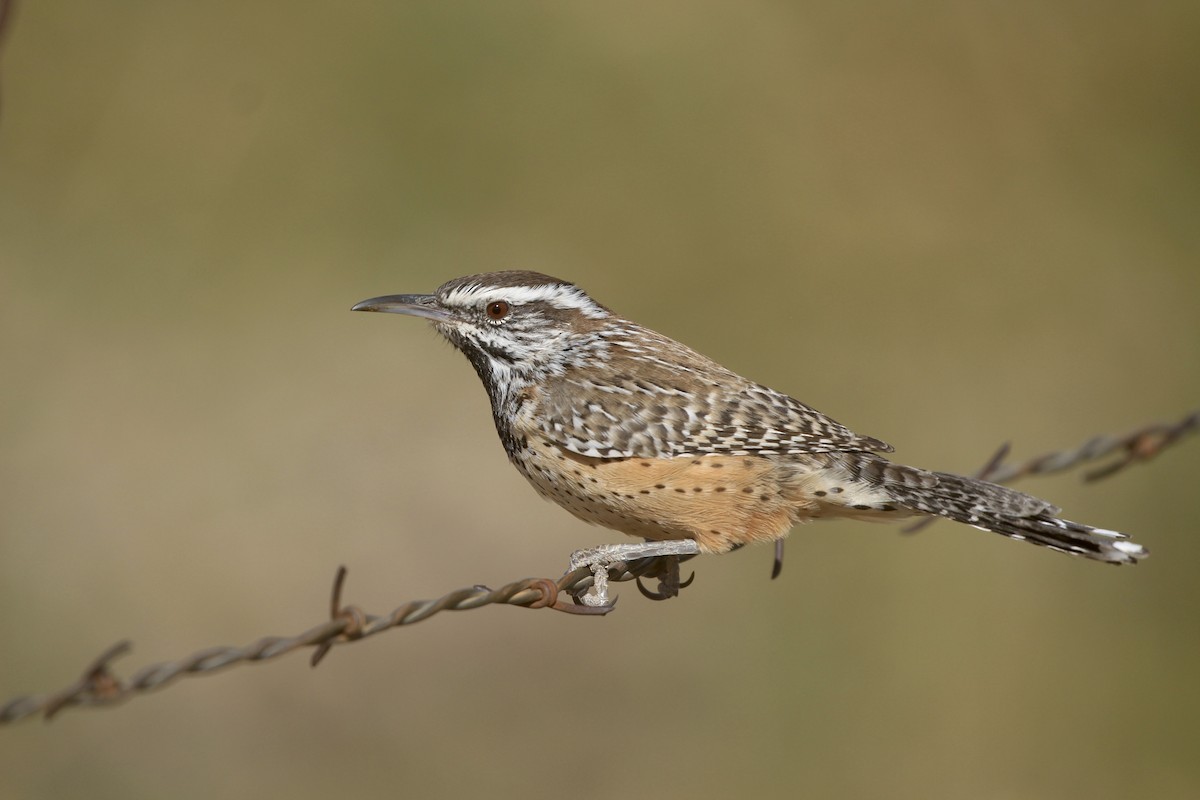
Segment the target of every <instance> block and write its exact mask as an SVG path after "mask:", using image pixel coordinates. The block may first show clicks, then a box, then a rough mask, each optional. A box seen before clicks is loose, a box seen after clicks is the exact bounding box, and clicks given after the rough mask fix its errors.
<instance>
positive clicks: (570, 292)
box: [443, 283, 609, 319]
mask: <svg viewBox="0 0 1200 800" xmlns="http://www.w3.org/2000/svg"><path fill="white" fill-rule="evenodd" d="M493 300H505V301H507V302H509V303H512V304H513V305H518V306H519V305H524V304H526V303H547V304H549V305H551V306H554V307H555V308H562V309H575V310H577V311H579V312H580V313H581V314H583V315H584V316H585V317H592V318H593V319H600V318H602V317H607V316H609V314H608V312H607V311H605V310H604V309H603V308H601V307H600V306H599V305H598V304H597V303H596V301H594V300H592V299H591V298H590V297H588V296H587V295H586V294H585V293H584V292H583V291H582V290H581V289H579V288H577V287H575V286H564V285H561V284H550V283H547V284H542V285H540V286H483V285H481V284H478V283H472V284H468V285H466V286H458V287H455V288H454V289H453V290H451V291H450V292H449V293H447V295H446V297H445V299H444V300H443V302H445V303H446V304H447V305H472V304H475V303H490V302H491V301H493Z"/></svg>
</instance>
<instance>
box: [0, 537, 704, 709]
mask: <svg viewBox="0 0 1200 800" xmlns="http://www.w3.org/2000/svg"><path fill="white" fill-rule="evenodd" d="M679 560H685V559H679ZM677 563H678V562H676V564H677ZM675 568H676V569H677V566H676V567H675ZM670 569H671V567H670V566H669V563H668V559H666V558H662V557H657V558H646V559H641V560H638V561H636V562H632V563H629V564H626V563H618V564H614V565H613V566H612V567H610V569H609V580H610V581H618V582H620V581H630V580H636V579H639V578H641V577H643V576H644V577H661V576H663V575H665V574H667V572H668V570H670ZM346 574H347V573H346V568H345V567H340V568H339V569H338V572H337V577H336V578H335V579H334V587H333V596H332V602H331V613H330V619H329V620H327V621H325V622H322V623H321V624H319V625H315V626H313V627H311V628H309V629H308V630H306V631H303V632H302V633H298V634H296V635H294V636H265V637H263V638H261V639H257V640H255V641H253V642H251V643H249V644H247V645H243V646H241V647H236V646H226V647H209V648H205V649H203V650H198V651H196V652H195V653H192V654H191V655H188V656H186V657H184V658H181V659H178V660H175V661H163V662H159V663H157V664H151V665H149V666H147V667H143V668H142V669H140V670H138V671H137V672H135V673H133V674H132V675H131V676H130V677H129V678H128V679H127V680H121V679H119V678H117V677H116V676H115V675H114V674H113V672H112V670H111V664H112V662H113V661H114V660H116V659H117V658H119V657H121V656H123V655H125V654H126V653H128V652H129V651H130V650H131V649H132V645H131V644H130V643H129V642H127V641H124V642H118V643H117V644H115V645H113V646H111V647H109V648H108V649H107V650H105V651H104V652H102V653H101V654H100V655H99V656H97V657H96V659H95V660H94V661H92V663H91V664H89V665H88V667H87V668H86V669H85V670H84V671H83V674H82V675H81V676H80V677H79V678H78V679H77V680H75V681H74V682H72V683H71V684H70V685H69V686H67V687H66V688H64V689H62V690H60V691H58V692H54V693H51V694H44V695H36V696H25V697H16V698H13V699H12V700H9V701H8V702H6V703H4V704H3V705H0V725H3V724H9V723H13V722H16V721H18V720H21V719H25V718H27V717H30V716H33V715H35V714H42V715H44V716H45V718H46V719H51V718H53V717H54V716H55V715H56V714H58V713H59V712H60V711H62V710H63V709H66V708H71V707H75V706H110V705H115V704H117V703H120V702H123V701H124V700H127V699H129V698H130V697H132V696H134V695H137V694H142V693H145V692H149V691H152V690H154V689H159V688H162V687H164V686H166V685H168V684H170V683H172V682H174V681H175V680H177V679H179V678H182V677H186V676H191V675H205V674H209V673H213V672H217V671H219V670H222V669H225V668H227V667H231V666H234V665H235V664H244V663H255V662H261V661H268V660H270V659H274V658H278V657H280V656H283V655H286V654H288V653H291V652H293V651H295V650H300V649H303V648H309V647H315V648H317V649H316V650H315V651H314V653H313V658H312V663H313V666H316V665H317V664H318V663H319V662H320V661H321V659H322V658H323V657H324V656H325V655H326V654H328V652H329V650H330V649H331V648H332V647H333V646H335V645H337V644H343V643H348V642H352V641H357V640H359V639H365V638H367V637H369V636H374V635H376V634H379V633H382V632H384V631H386V630H390V629H392V628H395V627H399V626H401V625H412V624H413V623H417V622H421V621H423V620H426V619H428V618H430V617H432V616H433V615H435V614H437V613H440V612H442V611H466V610H469V609H473V608H482V607H484V606H488V605H511V606H517V607H520V608H551V609H554V610H556V611H563V612H566V613H571V614H582V615H603V614H607V613H608V612H610V611H612V610H613V608H614V606H615V603H614V604H611V605H608V606H600V607H593V606H585V605H576V604H574V602H573V600H571V599H570V598H574V597H578V596H580V595H582V594H583V593H584V592H586V591H587V590H588V589H589V588H591V586H592V583H593V577H592V573H591V572H590V571H589V570H588V569H587V568H586V567H584V568H580V569H577V570H575V571H573V572H569V573H567V574H566V575H563V576H562V577H561V578H558V579H557V580H554V579H551V578H525V579H523V580H519V581H513V582H512V583H507V584H505V585H503V586H501V587H499V588H497V589H491V588H488V587H487V586H470V587H465V588H462V589H455V590H454V591H451V592H447V593H446V594H444V595H442V596H441V597H437V598H434V599H431V600H413V601H410V602H407V603H404V604H403V605H401V606H398V607H397V608H395V609H393V610H392V611H391V612H390V613H387V614H383V615H375V614H368V613H366V612H364V611H362V610H361V609H360V608H358V607H357V606H344V605H342V601H341V595H342V589H343V587H344V585H345V578H346Z"/></svg>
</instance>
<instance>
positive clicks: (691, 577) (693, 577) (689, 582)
mask: <svg viewBox="0 0 1200 800" xmlns="http://www.w3.org/2000/svg"><path fill="white" fill-rule="evenodd" d="M694 580H696V573H694V572H693V573H692V574H691V575H688V579H687V580H686V581H682V582H681V583H680V584H679V588H680V589H686V588H687V587H689V586H691V585H692V581H694Z"/></svg>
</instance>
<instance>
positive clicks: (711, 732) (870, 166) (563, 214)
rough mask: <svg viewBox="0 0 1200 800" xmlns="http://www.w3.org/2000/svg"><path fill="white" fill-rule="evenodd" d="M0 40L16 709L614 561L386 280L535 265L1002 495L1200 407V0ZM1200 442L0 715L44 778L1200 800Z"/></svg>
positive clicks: (308, 793)
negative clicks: (523, 606)
mask: <svg viewBox="0 0 1200 800" xmlns="http://www.w3.org/2000/svg"><path fill="white" fill-rule="evenodd" d="M13 22H14V24H13V25H12V27H11V30H9V32H8V36H7V38H6V42H5V47H4V49H3V52H0V88H2V89H3V107H2V109H0V369H2V370H3V390H2V391H0V444H2V446H0V641H2V642H3V657H2V658H0V700H3V699H6V698H7V697H9V696H11V695H15V694H21V693H36V692H42V691H49V690H52V689H57V688H59V687H60V686H62V685H64V684H66V683H67V682H69V681H70V680H72V679H73V678H74V677H75V675H76V674H77V673H78V671H79V670H80V669H82V667H83V665H84V664H85V663H86V662H87V661H88V660H90V659H91V658H92V657H93V656H94V655H95V654H96V653H98V652H99V651H100V650H101V649H103V648H104V647H105V646H107V645H108V644H110V643H111V642H113V641H115V640H118V639H121V638H125V637H129V638H131V639H133V640H134V642H135V644H136V649H135V652H134V654H133V656H131V657H129V658H126V659H125V660H123V661H122V662H120V667H121V668H122V669H123V674H126V675H127V674H129V672H130V671H132V670H133V669H134V668H135V667H138V666H141V665H143V664H146V663H149V662H151V661H155V660H159V659H169V658H175V657H178V656H182V655H185V654H187V653H190V652H191V651H192V650H195V649H198V648H200V647H203V646H208V645H214V644H234V643H241V642H246V641H250V640H253V639H255V638H257V637H258V636H261V635H264V634H268V633H272V634H286V633H292V632H296V631H299V630H301V629H303V628H305V627H307V626H309V625H310V624H314V623H316V622H318V621H319V620H320V619H321V618H322V616H323V615H324V614H325V613H326V604H327V599H326V598H327V586H328V583H329V581H330V579H331V577H332V574H333V571H334V568H335V567H336V565H338V564H342V563H344V564H346V565H348V566H349V567H350V582H349V587H348V599H349V600H350V601H351V602H355V603H358V604H361V605H362V606H364V607H365V608H367V609H368V610H371V611H375V612H383V611H386V610H388V609H390V608H392V607H393V606H395V605H397V604H399V603H400V602H402V601H405V600H408V599H413V598H419V597H431V596H434V595H438V594H441V593H442V592H444V591H447V590H449V589H452V588H455V587H459V586H465V585H470V584H472V583H476V582H484V583H489V584H493V585H495V584H500V583H503V582H506V581H508V580H512V579H516V578H519V577H523V576H526V575H556V574H558V573H559V572H560V571H561V569H562V568H563V566H564V565H565V561H566V557H567V554H568V553H569V552H570V551H571V550H573V549H575V548H578V547H583V546H586V545H590V544H596V543H598V542H601V541H612V540H615V539H616V538H617V537H616V535H615V534H611V533H610V532H607V531H604V530H601V529H597V528H588V527H586V526H584V525H582V524H581V523H578V522H577V521H575V520H574V519H573V518H571V517H570V516H568V515H567V514H565V513H564V512H562V511H561V510H559V509H557V508H554V507H553V506H551V505H549V504H546V503H543V502H542V501H541V500H539V499H538V498H537V496H536V495H535V494H534V493H533V491H531V490H530V489H529V488H528V487H527V486H526V485H525V484H524V482H523V480H522V479H521V477H520V476H519V475H518V474H517V473H516V472H515V471H514V470H512V469H510V468H509V466H508V465H507V464H506V462H505V459H504V455H503V452H502V450H501V448H500V446H499V444H498V442H497V441H496V437H495V434H494V431H493V430H492V427H491V419H490V415H489V413H488V407H487V403H486V400H485V396H484V393H483V390H482V389H481V388H480V386H479V385H478V382H477V380H476V378H475V376H474V374H473V373H472V371H471V370H470V368H469V366H468V365H467V364H466V362H465V361H464V360H463V359H462V358H461V357H460V356H458V355H457V354H455V353H453V352H452V351H451V350H450V349H449V348H448V347H446V346H444V345H442V344H440V343H439V342H438V341H437V340H436V339H435V337H434V336H433V335H432V334H431V333H430V332H429V331H428V330H427V329H426V328H425V326H423V325H421V324H419V323H417V322H414V321H412V320H405V319H400V318H393V317H384V316H374V317H371V316H365V315H361V314H351V313H350V312H349V307H350V306H351V305H352V304H353V303H354V302H356V301H358V300H361V299H363V298H365V297H369V296H373V295H379V294H387V293H394V292H413V291H428V290H431V289H432V288H433V287H435V286H437V285H438V284H440V283H441V282H443V281H445V280H447V279H449V278H452V277H455V276H458V275H462V274H466V273H471V272H479V271H485V270H491V269H497V268H506V267H509V268H518V267H519V268H527V269H536V270H540V271H543V272H548V273H551V274H554V275H558V276H561V277H566V278H569V279H571V280H574V281H576V282H578V283H580V284H581V285H582V286H584V287H585V288H587V289H588V290H589V291H590V292H591V293H592V294H593V295H595V296H596V297H597V298H598V299H600V300H601V302H604V303H606V304H608V305H610V306H612V307H613V308H615V309H616V310H618V311H620V312H622V313H624V314H626V315H627V316H630V317H632V318H634V319H637V320H638V321H641V322H643V323H646V324H648V325H650V326H652V327H654V328H657V329H659V330H662V331H664V332H665V333H668V334H670V335H673V336H675V337H676V338H679V339H682V340H683V341H685V342H687V343H689V344H691V345H692V346H694V347H696V348H697V349H699V350H700V351H702V352H704V353H706V354H708V355H711V356H713V357H714V358H716V359H717V360H719V361H721V362H723V363H725V364H727V365H728V366H730V367H731V368H733V369H735V370H737V371H739V372H742V373H743V374H746V375H749V376H751V377H753V378H755V379H757V380H760V381H762V382H765V383H768V384H770V385H772V386H775V387H777V388H779V389H781V390H785V391H788V392H790V393H792V394H794V395H795V396H797V397H799V398H801V399H803V400H804V401H806V402H809V403H811V404H813V405H815V406H817V407H818V408H820V409H822V410H825V411H828V412H830V413H831V414H833V415H834V416H835V417H837V418H838V419H840V420H842V421H843V422H845V423H847V424H849V425H851V426H852V427H854V428H855V429H857V430H859V431H861V432H863V433H866V434H870V435H874V436H879V437H881V438H883V439H885V440H887V441H889V442H892V443H893V444H895V445H896V447H897V449H898V454H897V455H898V457H899V458H900V459H902V460H905V461H908V462H910V463H915V464H919V465H922V466H927V467H935V468H940V469H951V470H960V471H962V470H972V469H974V468H975V467H977V466H978V465H979V464H980V463H981V462H982V461H983V460H985V459H986V458H987V457H988V456H989V455H990V454H991V452H992V451H993V449H994V448H995V447H996V446H997V445H998V444H1000V443H1001V442H1003V441H1006V440H1012V441H1013V442H1014V444H1015V447H1016V456H1017V457H1021V456H1029V455H1033V454H1036V453H1039V452H1042V451H1044V450H1050V449H1057V448H1060V447H1068V446H1072V445H1075V444H1077V443H1079V442H1082V441H1083V440H1084V439H1086V438H1087V437H1089V436H1091V435H1093V434H1096V433H1101V432H1120V431H1123V430H1125V429H1128V428H1131V427H1133V426H1136V425H1140V424H1142V423H1145V422H1150V421H1154V420H1158V419H1171V418H1177V417H1178V416H1180V415H1182V414H1183V413H1184V412H1186V411H1188V410H1189V409H1191V408H1193V407H1195V406H1196V405H1197V397H1200V313H1198V311H1197V309H1198V306H1200V224H1198V220H1200V149H1198V143H1200V113H1198V111H1197V109H1200V50H1198V49H1197V47H1196V43H1197V42H1198V41H1200V6H1198V5H1197V4H1196V3H1186V2H1175V3H1150V4H1141V5H1130V4H1125V3H1110V2H1100V3H1096V2H1092V3H1079V2H1062V1H1053V2H1032V0H1024V1H1019V2H1011V3H1003V4H1001V3H939V2H918V3H907V4H899V3H897V4H891V3H825V4H797V3H778V2H749V3H740V4H731V3H712V2H708V3H704V2H699V3H697V2H691V3H680V2H665V3H653V4H645V3H630V2H614V3H603V4H601V3H561V2H523V1H522V2H505V3H486V2H471V3H435V2H359V3H348V4H341V5H338V4H329V3H311V2H298V3H297V2H291V3H283V2H266V1H265V0H263V1H258V2H227V1H226V0H215V2H209V3H182V2H173V1H168V2H127V3H121V4H111V3H99V4H97V3H86V2H79V0H74V1H73V2H72V1H71V0H68V1H67V2H63V3H57V4H48V3H34V2H26V3H23V4H22V5H21V6H20V7H19V8H17V14H16V15H15V19H14V21H13ZM1198 469H1200V442H1196V441H1192V442H1189V443H1185V444H1183V445H1181V446H1180V447H1178V448H1176V449H1174V450H1172V451H1170V452H1168V453H1166V454H1165V455H1163V456H1162V457H1161V458H1160V459H1159V460H1158V461H1156V462H1154V463H1152V464H1149V465H1146V466H1142V467H1138V468H1135V469H1133V470H1130V471H1129V472H1126V473H1124V474H1122V475H1120V476H1119V477H1116V478H1114V479H1112V480H1110V481H1108V482H1105V483H1102V484H1093V485H1084V484H1082V483H1080V481H1079V479H1078V476H1077V475H1072V476H1066V477H1060V478H1054V479H1040V480H1037V481H1026V482H1024V483H1022V484H1020V485H1021V487H1022V488H1026V489H1029V490H1030V491H1034V492H1036V493H1039V494H1042V495H1045V496H1048V497H1051V498H1053V499H1054V500H1055V501H1056V502H1057V503H1059V504H1061V505H1062V506H1063V507H1064V508H1065V509H1066V511H1067V512H1068V515H1069V516H1071V517H1073V518H1076V519H1080V520H1083V521H1088V522H1093V523H1095V524H1100V525H1105V526H1109V527H1113V528H1118V529H1121V530H1127V531H1131V532H1134V533H1135V534H1136V536H1137V539H1138V540H1139V541H1141V542H1143V543H1145V544H1146V545H1147V546H1149V547H1150V548H1151V550H1152V551H1153V552H1154V556H1153V557H1152V558H1151V559H1150V560H1149V561H1148V562H1147V563H1146V564H1144V565H1143V566H1141V567H1139V568H1137V569H1120V570H1117V569H1110V568H1106V567H1103V566H1101V565H1098V564H1094V563H1088V562H1084V561H1079V560H1073V559H1069V558H1066V557H1062V556H1059V555H1056V554H1053V553H1049V552H1047V551H1044V550H1039V549H1035V548H1033V547H1028V546H1021V545H1018V544H1015V543H1013V542H1009V541H1006V540H1004V539H1002V538H1000V537H997V536H989V535H986V534H983V533H980V532H977V531H974V530H971V529H969V528H965V527H961V526H954V525H950V524H946V523H941V524H938V525H936V526H934V527H933V528H931V529H929V530H927V531H926V532H924V533H922V534H920V535H919V536H916V537H903V536H900V535H898V534H897V533H896V530H895V529H894V528H887V527H879V526H869V525H865V524H859V523H850V522H846V523H839V524H830V525H815V526H812V527H810V528H807V529H803V530H799V531H797V532H795V533H794V535H793V536H792V538H791V539H790V541H789V547H788V559H787V564H786V567H785V570H784V573H783V576H782V577H781V579H780V580H778V581H775V582H770V581H768V580H767V576H768V572H769V568H770V560H771V554H770V551H769V549H763V548H760V549H754V550H749V551H742V552H740V553H737V554H734V555H731V556H728V557H724V558H713V559H704V560H703V561H701V562H700V563H698V564H696V570H697V572H698V576H697V580H696V584H695V585H694V586H693V587H692V588H690V589H688V590H687V591H686V592H685V593H684V594H683V596H682V597H681V598H680V599H678V600H676V601H672V602H670V603H664V604H654V603H649V602H645V601H643V600H642V599H641V598H639V597H637V596H636V594H635V593H633V592H632V591H631V589H630V587H629V586H623V587H621V589H620V590H619V592H620V594H621V595H623V602H622V603H621V606H620V610H619V612H618V613H616V614H614V615H612V616H610V617H607V618H604V619H578V618H571V617H567V616H565V615H557V614H553V613H551V612H548V611H542V612H536V613H535V612H529V611H522V610H514V609H504V608H497V609H485V610H480V611H476V612H473V613H471V614H463V615H449V616H442V617H438V618H436V619H434V620H432V621H429V622H426V623H422V624H421V625H418V626H415V627H412V628H407V629H405V630H402V631H397V632H393V633H391V634H388V635H385V636H383V637H379V638H376V639H373V640H371V641H369V642H363V643H360V644H357V645H355V646H353V647H347V648H341V649H337V650H335V651H334V652H333V653H332V654H331V655H330V657H329V658H328V659H327V660H326V661H325V663H324V664H322V666H321V668H320V669H319V670H316V671H312V670H310V669H309V668H308V666H307V663H306V659H305V657H303V656H299V655H297V656H294V657H291V658H288V659H285V660H283V661H278V662H273V663H272V664H270V665H266V666H253V667H241V668H237V669H235V670H232V671H230V672H226V673H223V674H221V675H219V676H213V677H207V678H200V679H193V680H187V681H185V682H183V683H181V684H179V685H176V686H173V687H172V688H170V689H168V690H166V691H164V692H161V693H159V694H156V695H153V696H150V697H144V698H140V699H138V700H135V701H133V702H131V703H130V704H128V705H126V706H124V707H122V708H118V709H112V710H106V711H94V712H87V711H75V712H69V713H65V714H64V715H63V716H62V717H61V718H59V719H57V720H55V721H54V722H53V723H52V724H50V725H44V724H41V723H40V722H26V723H23V724H21V725H17V726H14V727H12V728H8V729H5V730H0V794H3V796H4V797H6V798H46V797H55V798H72V797H88V798H141V797H146V798H159V797H173V798H201V797H203V798H208V797H213V796H251V795H252V794H260V795H266V796H288V797H294V798H307V797H313V798H327V797H330V796H338V797H385V796H386V797H396V796H399V797H463V796H469V795H475V796H494V797H518V796H520V797H528V796H533V797H537V796H556V795H560V794H566V793H570V794H571V796H573V797H580V798H609V797H618V796H619V797H623V798H641V797H646V798H651V797H653V798H661V797H682V796H689V797H729V796H746V797H768V798H770V797H780V798H783V797H796V796H811V797H833V798H878V797H887V798H981V799H990V798H996V799H998V800H999V799H1001V798H1003V799H1005V800H1007V799H1008V798H1129V797H1154V798H1194V797H1197V796H1200V758H1198V757H1197V753H1198V752H1200V733H1198V730H1197V728H1198V724H1200V723H1198V720H1200V680H1198V679H1197V677H1198V675H1200V637H1198V633H1200V588H1197V572H1196V567H1197V563H1198V557H1200V537H1198V535H1197V528H1198V526H1200V502H1198V500H1197V483H1196V475H1197V471H1198Z"/></svg>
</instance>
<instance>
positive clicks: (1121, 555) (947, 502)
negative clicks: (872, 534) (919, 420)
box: [855, 456, 1149, 564]
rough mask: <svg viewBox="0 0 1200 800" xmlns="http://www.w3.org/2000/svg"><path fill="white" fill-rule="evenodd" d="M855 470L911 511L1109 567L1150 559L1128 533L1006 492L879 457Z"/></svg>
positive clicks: (985, 484)
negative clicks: (1096, 525)
mask: <svg viewBox="0 0 1200 800" xmlns="http://www.w3.org/2000/svg"><path fill="white" fill-rule="evenodd" d="M855 466H857V468H858V469H857V470H856V471H858V472H859V475H860V476H861V477H863V478H865V479H867V480H869V481H871V482H872V483H875V484H876V485H878V486H881V487H882V488H884V489H886V491H887V492H888V494H890V495H891V496H892V497H893V498H895V501H896V503H898V504H899V505H900V506H902V507H904V508H906V509H909V510H911V511H916V512H919V513H922V514H930V515H933V516H939V517H946V518H947V519H952V520H954V521H955V522H962V523H965V524H967V525H972V526H974V527H976V528H979V529H981V530H985V531H992V532H994V533H999V534H1001V535H1002V536H1007V537H1009V538H1010V539H1021V540H1024V541H1027V542H1032V543H1033V544H1036V545H1041V546H1042V547H1048V548H1050V549H1051V550H1057V551H1059V552H1060V553H1070V554H1071V555H1076V556H1083V557H1084V558H1090V559H1093V560H1096V561H1105V562H1108V563H1110V564H1136V563H1137V562H1138V560H1139V559H1142V558H1145V557H1146V556H1147V555H1149V551H1148V550H1146V548H1145V547H1142V546H1141V545H1140V544H1137V543H1135V542H1132V541H1130V540H1129V537H1128V536H1127V535H1126V534H1124V533H1120V532H1118V531H1110V530H1106V529H1104V528H1093V527H1092V526H1090V525H1084V524H1082V523H1079V522H1072V521H1070V520H1066V519H1060V518H1059V516H1058V514H1059V511H1060V509H1059V508H1058V507H1057V506H1055V505H1053V504H1051V503H1048V502H1047V501H1045V500H1042V499H1039V498H1037V497H1034V496H1032V495H1028V494H1025V493H1024V492H1018V491H1016V490H1014V489H1009V488H1008V487H1006V486H1000V485H998V484H995V483H988V482H987V481H980V480H976V479H974V478H967V477H963V476H962V475H951V474H948V473H945V472H927V471H926V470H923V469H917V468H916V467H906V466H902V465H899V464H893V463H891V462H888V461H885V460H884V459H882V458H879V457H878V456H874V457H873V463H862V462H860V463H859V464H857V465H855Z"/></svg>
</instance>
